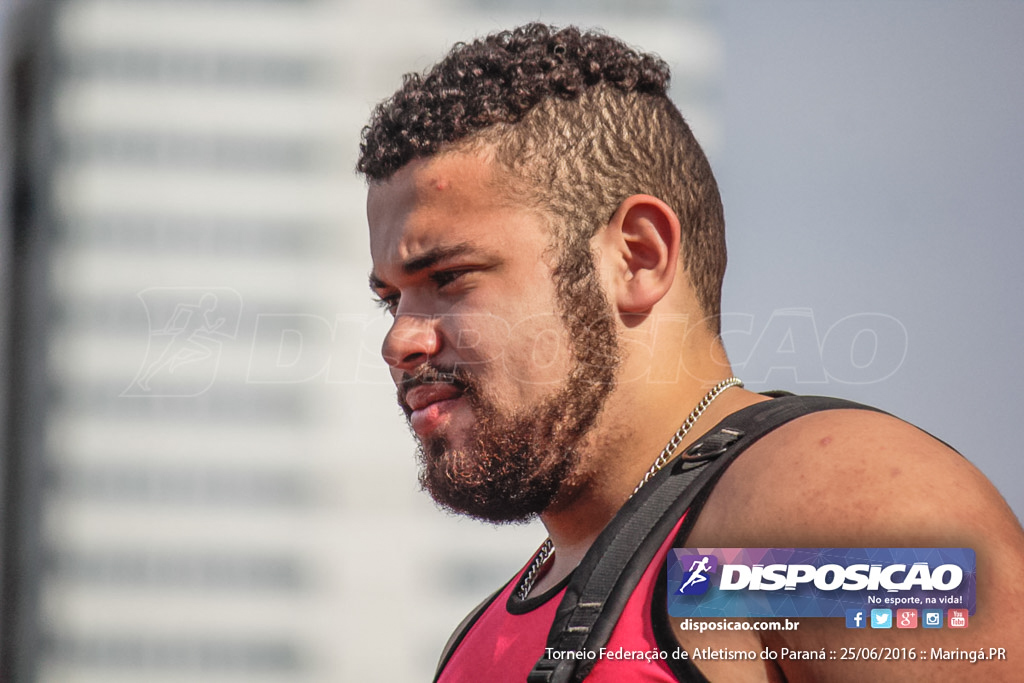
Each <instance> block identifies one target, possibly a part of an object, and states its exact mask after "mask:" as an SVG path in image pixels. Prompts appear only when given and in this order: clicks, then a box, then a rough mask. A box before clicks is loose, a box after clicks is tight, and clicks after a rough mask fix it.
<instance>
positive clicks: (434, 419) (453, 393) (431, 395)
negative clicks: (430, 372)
mask: <svg viewBox="0 0 1024 683" xmlns="http://www.w3.org/2000/svg"><path fill="white" fill-rule="evenodd" d="M462 392H463V389H462V387H459V386H457V385H455V384H419V385H417V386H414V387H413V388H411V389H409V390H408V391H407V392H405V396H404V397H403V400H402V403H403V405H404V407H405V408H406V409H407V413H408V415H409V424H410V425H411V426H412V429H413V431H414V432H416V434H417V435H418V436H421V437H425V436H429V435H430V434H431V433H433V432H434V431H435V430H436V429H437V428H438V427H440V426H442V425H443V424H444V423H445V422H446V421H447V420H448V417H449V415H450V414H451V411H452V410H453V409H454V407H455V402H456V401H457V400H458V399H459V398H460V397H461V396H462Z"/></svg>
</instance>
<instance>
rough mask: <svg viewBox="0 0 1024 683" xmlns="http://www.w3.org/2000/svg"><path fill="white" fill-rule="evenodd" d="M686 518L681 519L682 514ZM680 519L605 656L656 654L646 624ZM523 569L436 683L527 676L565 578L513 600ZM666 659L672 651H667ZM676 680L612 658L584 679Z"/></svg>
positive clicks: (510, 682)
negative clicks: (538, 592)
mask: <svg viewBox="0 0 1024 683" xmlns="http://www.w3.org/2000/svg"><path fill="white" fill-rule="evenodd" d="M684 518H685V516H684ZM682 523H683V520H682V519H680V520H679V522H678V523H677V524H676V526H675V528H674V529H673V530H672V533H670V534H669V535H668V537H667V538H666V539H665V541H664V542H663V543H662V545H661V547H660V548H659V550H658V552H657V553H656V554H655V556H654V560H653V561H652V562H651V564H650V565H648V567H647V570H646V571H645V572H644V575H643V577H642V578H641V579H640V583H639V584H637V587H636V590H634V591H633V594H632V596H630V598H629V601H628V602H627V603H626V607H625V609H624V610H623V612H622V615H621V616H620V617H619V621H618V622H617V623H616V625H615V628H614V629H613V631H612V634H611V637H610V638H609V640H608V645H607V646H606V647H607V649H608V652H610V653H617V652H618V651H619V649H620V648H621V650H622V652H624V653H629V652H637V651H639V652H657V651H659V650H660V648H659V645H658V643H657V642H656V641H655V635H654V629H653V627H652V625H651V618H650V615H651V608H652V604H651V601H652V599H655V598H657V599H660V600H664V599H665V597H664V596H654V587H655V584H656V582H657V579H658V573H659V570H660V568H661V565H662V563H663V561H664V558H665V555H666V554H667V553H668V551H669V549H670V548H672V545H673V541H674V540H675V538H676V535H677V534H678V533H679V528H680V527H681V526H682ZM524 571H526V568H525V567H524V568H523V570H522V571H520V572H519V574H517V575H516V579H515V580H514V581H511V582H509V584H508V585H507V586H505V588H504V590H502V591H501V593H500V594H499V595H498V597H497V598H495V599H494V600H493V601H492V602H491V604H490V605H489V606H488V607H487V608H486V609H485V610H484V612H483V614H481V615H480V617H479V618H478V619H477V620H476V623H474V624H473V625H472V626H471V627H470V629H469V630H468V631H467V632H466V634H465V636H464V637H463V639H462V642H460V643H459V644H458V646H457V647H456V649H455V651H454V652H453V653H452V655H451V657H450V658H449V660H448V663H447V664H446V665H445V667H444V670H443V671H442V673H441V676H440V677H439V678H438V683H482V682H483V681H486V682H487V683H525V681H526V677H527V675H528V674H529V673H530V670H531V669H532V668H533V665H534V664H535V663H536V662H537V659H538V658H540V656H541V655H542V654H544V647H545V643H546V641H547V637H548V630H549V629H550V628H551V622H552V621H553V620H554V618H555V611H556V610H557V609H558V604H559V602H560V601H561V599H562V594H563V593H564V592H565V584H567V583H568V579H566V580H565V581H563V582H562V583H561V584H560V585H559V586H556V587H555V588H552V589H551V590H550V591H548V592H547V593H545V594H544V595H541V596H538V597H537V598H529V599H527V600H525V601H521V602H519V601H515V599H514V598H512V592H513V591H514V590H515V588H516V587H517V586H518V585H519V580H520V578H521V577H522V574H523V572H524ZM668 654H669V656H671V654H672V653H671V651H670V652H668ZM677 680H678V679H677V678H676V676H675V675H674V674H673V673H672V671H671V669H670V668H669V666H668V664H667V663H666V662H665V661H663V660H660V659H659V660H657V661H654V660H652V661H649V662H648V661H645V660H643V659H640V660H635V659H617V658H613V657H605V658H602V659H598V660H596V664H595V665H594V668H593V670H592V671H591V673H590V674H589V675H588V676H587V683H641V682H642V683H668V682H675V681H677Z"/></svg>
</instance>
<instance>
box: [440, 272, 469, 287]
mask: <svg viewBox="0 0 1024 683" xmlns="http://www.w3.org/2000/svg"><path fill="white" fill-rule="evenodd" d="M468 272H469V271H468V270H438V271H436V272H434V273H431V275H430V279H431V280H433V281H434V284H435V285H437V288H438V289H441V288H443V287H445V286H447V285H450V284H451V283H453V282H455V281H456V280H458V279H459V278H460V277H462V276H463V275H465V274H466V273H468Z"/></svg>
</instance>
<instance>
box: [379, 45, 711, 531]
mask: <svg viewBox="0 0 1024 683" xmlns="http://www.w3.org/2000/svg"><path fill="white" fill-rule="evenodd" d="M667 83H668V69H667V67H666V66H665V65H664V63H662V62H661V61H660V60H658V59H656V58H654V57H651V56H648V55H642V54H639V53H637V52H635V51H633V50H631V49H629V48H628V47H626V46H625V45H623V44H622V43H621V42H620V41H617V40H615V39H612V38H609V37H606V36H602V35H596V34H581V33H580V32H579V31H577V30H576V29H572V28H570V29H565V30H562V31H554V30H552V29H549V28H548V27H544V26H540V25H530V26H526V27H523V28H521V29H517V30H515V31H512V32H506V33H500V34H496V35H494V36H490V37H488V38H486V39H484V40H482V41H477V42H475V43H472V44H470V45H457V46H456V47H455V48H454V49H453V50H452V52H451V53H450V54H449V55H448V56H447V57H446V58H445V59H444V60H442V62H440V63H439V64H438V65H437V66H435V67H434V68H433V69H432V70H431V71H430V72H428V73H427V74H426V75H425V76H422V77H421V76H407V77H406V80H405V84H404V85H403V87H402V89H400V90H399V91H398V92H397V93H396V94H395V95H394V96H393V97H392V98H391V99H390V100H388V101H386V102H384V103H383V104H381V105H380V106H379V107H378V108H377V110H376V111H375V113H374V116H373V119H372V120H371V123H370V125H369V126H367V128H366V129H364V131H363V144H362V154H361V157H360V161H359V169H360V171H362V172H363V173H364V174H366V175H367V177H368V179H369V180H370V197H369V202H368V215H369V221H370V229H371V251H372V253H373V260H374V271H373V274H372V275H371V286H372V287H373V289H374V290H375V291H376V293H377V294H378V296H379V297H380V298H381V299H382V301H383V302H384V303H385V304H386V305H387V307H388V308H389V310H390V311H391V312H392V314H393V315H394V316H395V323H394V325H393V327H392V329H391V331H390V332H389V334H388V337H387V339H386V340H385V345H384V349H383V353H384V356H385V358H386V359H387V360H388V363H389V364H390V365H391V367H392V374H393V377H394V379H395V381H396V383H397V384H398V386H399V400H400V403H401V405H402V407H403V409H404V410H405V412H406V415H407V417H408V418H409V421H410V425H411V426H412V428H413V430H414V432H415V433H416V435H417V436H418V437H419V439H420V442H421V446H422V448H421V455H422V460H423V471H422V473H421V480H422V483H423V484H424V486H425V487H426V488H427V489H428V490H429V491H430V492H431V494H432V495H433V496H434V498H435V499H436V500H438V501H439V502H440V503H441V504H442V505H445V506H447V507H449V508H451V509H453V510H456V511H459V512H466V513H468V514H471V515H474V516H478V517H482V518H486V519H491V520H495V521H509V520H517V519H525V518H528V517H530V516H532V515H534V514H537V513H539V512H542V511H543V510H545V509H548V508H549V507H551V506H556V505H558V504H560V503H564V502H566V501H567V500H569V499H571V498H572V496H573V494H574V492H576V491H579V490H582V489H583V488H585V486H586V484H587V482H588V476H590V474H591V473H592V472H590V473H588V468H587V463H586V461H585V458H584V457H583V455H582V453H581V450H582V448H583V447H584V444H585V441H586V439H587V438H588V435H590V434H591V432H592V431H593V429H594V427H595V425H596V424H597V423H598V421H599V420H600V419H601V416H602V410H603V408H604V407H605V405H606V403H607V400H608V398H609V396H610V395H611V394H612V392H613V390H614V388H615V385H616V381H617V371H618V369H619V366H620V361H621V358H622V354H621V352H620V351H621V349H620V344H619V334H618V328H617V325H618V324H619V323H618V319H619V318H618V313H620V312H621V309H620V310H617V309H616V302H615V301H610V300H609V297H608V296H607V292H606V291H605V289H606V288H604V287H603V286H602V274H603V273H601V272H599V269H598V266H597V263H596V257H595V254H596V251H597V249H596V247H595V244H596V243H595V242H594V239H595V236H596V235H598V234H599V233H601V232H602V229H604V228H605V227H606V226H608V225H610V223H609V221H613V222H614V220H613V216H619V218H618V219H615V220H621V216H622V214H623V213H626V214H629V215H633V214H634V213H635V214H640V215H645V213H646V212H647V209H650V208H651V207H652V206H654V205H657V207H655V213H659V212H660V213H662V214H669V215H670V216H671V220H670V221H669V222H673V221H674V222H675V228H674V231H675V237H674V238H669V239H668V241H667V242H666V243H664V244H663V245H662V248H661V262H662V266H664V261H665V259H667V258H669V257H668V256H666V254H669V253H671V257H670V259H669V260H671V261H674V260H675V259H676V258H677V256H676V253H677V251H679V250H680V248H679V235H678V233H679V232H680V229H679V223H680V222H681V223H682V232H683V237H682V249H681V251H682V253H683V261H682V264H683V266H684V267H685V268H686V270H687V272H688V278H689V281H690V282H691V283H692V289H693V290H694V292H693V299H694V300H696V301H697V302H698V303H697V308H698V309H699V310H697V311H695V312H696V313H698V314H701V315H702V317H705V318H707V319H709V320H711V321H713V322H712V323H710V324H709V326H713V325H715V324H716V321H717V314H718V292H719V287H720V281H721V275H722V270H723V269H724V265H725V255H724V244H723V236H722V214H721V206H720V202H719V200H718V193H717V188H716V187H715V183H714V179H713V177H712V176H711V172H710V169H709V167H708V164H707V161H706V160H705V158H704V156H703V153H702V152H701V151H700V148H699V146H698V145H697V143H696V142H695V141H694V139H693V137H692V135H691V134H690V131H689V129H688V127H687V126H686V124H685V122H684V121H683V119H682V117H681V116H680V115H679V113H678V111H677V110H676V109H675V107H674V106H673V105H672V103H671V102H670V101H669V100H668V98H667V97H666V95H665V88H666V87H667ZM637 197H647V199H641V200H640V201H637ZM658 207H660V208H658ZM677 215H678V217H679V218H680V219H681V221H677V220H676V216H677ZM641 222H642V221H641ZM655 232H657V231H655ZM668 232H672V231H671V230H669V231H668ZM656 237H657V236H656ZM637 239H638V241H639V242H643V240H645V239H646V237H643V236H641V237H638V238H637ZM604 246H606V247H607V245H604ZM641 252H642V254H641V258H640V260H641V261H644V262H645V263H646V262H647V261H650V259H651V258H654V260H655V261H657V260H658V252H659V249H658V248H655V249H653V250H651V249H646V248H641ZM645 267H646V266H645ZM663 270H664V277H663V279H664V280H666V281H671V280H672V279H673V278H674V272H675V270H674V266H672V267H663ZM627 298H628V297H627ZM651 300H652V299H650V297H647V298H646V299H645V297H644V296H640V297H639V301H640V303H639V304H636V302H634V304H635V305H634V309H635V310H634V311H632V312H637V311H641V312H642V311H643V310H644V309H645V307H647V306H649V303H643V301H648V302H649V301H651ZM631 305H633V304H631Z"/></svg>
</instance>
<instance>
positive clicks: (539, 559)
mask: <svg viewBox="0 0 1024 683" xmlns="http://www.w3.org/2000/svg"><path fill="white" fill-rule="evenodd" d="M741 386H743V380H741V379H740V378H739V377H730V378H729V379H726V380H722V381H721V382H719V383H718V384H716V385H715V386H713V387H711V391H709V392H708V393H706V394H704V398H702V399H701V400H700V402H699V403H697V405H695V406H694V407H693V410H691V411H690V414H689V415H687V416H686V419H685V420H683V424H681V425H680V426H679V429H678V430H676V433H675V434H673V435H672V438H671V439H669V440H668V443H667V444H665V448H663V449H662V450H661V453H660V454H658V457H657V458H655V459H654V463H653V464H651V469H649V470H647V473H646V474H644V478H643V479H641V480H640V483H638V484H637V485H636V488H635V489H633V493H631V494H630V496H629V497H630V498H632V497H633V496H635V495H636V492H637V491H639V490H640V489H641V488H643V486H644V484H646V483H647V482H649V481H650V480H651V477H653V476H654V475H655V474H657V473H658V470H660V469H661V468H662V467H664V466H665V465H666V464H667V463H668V461H669V459H671V458H672V454H673V453H675V452H676V449H677V448H679V444H680V443H682V441H683V437H685V436H686V433H687V432H689V431H690V429H691V428H692V427H693V425H694V424H696V422H697V420H699V419H700V416H701V415H703V414H704V411H705V410H707V409H708V406H710V405H711V402H712V401H714V400H715V399H716V398H718V395H719V394H721V393H722V392H723V391H725V390H726V389H728V388H729V387H741ZM554 551H555V544H554V542H552V540H551V539H550V538H547V539H545V541H544V543H543V545H541V547H540V550H538V551H537V555H536V556H534V558H533V562H531V563H530V567H529V569H527V570H526V573H525V574H523V580H522V581H521V582H520V584H519V588H518V589H516V597H517V598H519V599H520V600H525V599H526V598H527V596H528V595H530V591H531V590H533V584H534V583H535V582H536V581H537V575H538V574H539V573H540V570H541V567H543V566H544V564H545V563H546V562H547V561H548V558H550V557H551V555H553V554H554Z"/></svg>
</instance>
